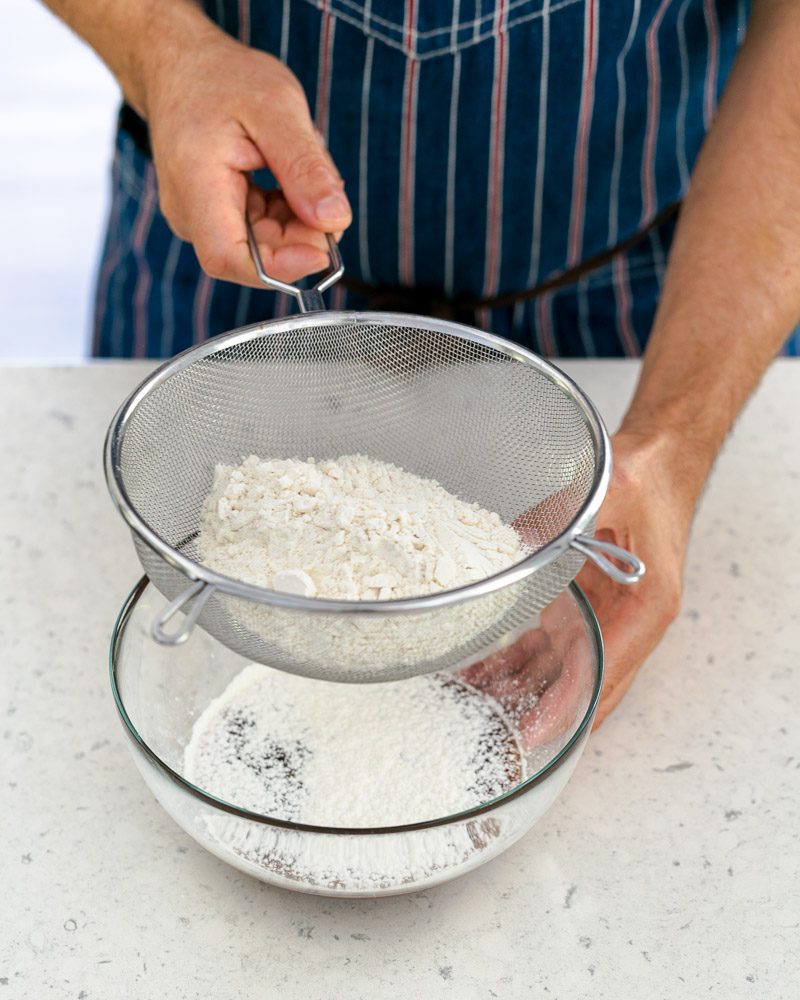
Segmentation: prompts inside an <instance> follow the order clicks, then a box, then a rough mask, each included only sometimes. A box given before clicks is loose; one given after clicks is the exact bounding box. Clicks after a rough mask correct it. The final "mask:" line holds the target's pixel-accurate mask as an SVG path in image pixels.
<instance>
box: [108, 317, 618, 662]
mask: <svg viewBox="0 0 800 1000" xmlns="http://www.w3.org/2000/svg"><path fill="white" fill-rule="evenodd" d="M354 453H361V454H365V455H369V456H370V457H371V458H374V459H379V460H381V461H387V462H393V463H394V464H396V465H399V466H402V467H403V468H404V469H406V470H407V471H409V472H413V473H415V474H417V475H420V476H424V477H429V478H432V479H435V480H437V481H438V482H439V483H441V484H442V486H444V487H445V488H446V489H447V490H449V491H450V492H452V493H454V494H456V495H457V496H459V497H461V498H462V499H464V500H467V501H471V502H477V503H478V504H480V505H481V506H482V507H484V508H486V509H488V510H494V511H497V512H498V513H499V514H500V516H501V517H502V518H503V520H504V521H506V522H507V523H512V522H513V523H515V526H516V527H517V528H518V530H519V531H520V533H521V534H522V536H523V538H524V539H525V540H526V541H527V542H528V543H529V544H530V546H531V550H532V551H536V550H540V549H542V548H543V547H545V546H548V545H551V543H553V541H554V539H558V538H559V536H561V535H563V534H564V533H565V532H570V533H571V534H577V533H578V532H589V533H590V532H591V531H592V530H593V526H594V525H593V520H592V518H593V513H592V512H593V511H594V510H596V506H597V504H596V503H594V502H591V501H592V500H593V499H596V495H597V493H598V491H599V490H600V489H601V483H602V482H603V481H604V480H603V474H604V471H605V462H606V461H607V459H606V455H605V449H604V447H603V432H602V429H601V428H600V426H599V421H598V420H597V418H596V416H595V414H594V412H593V410H592V409H591V406H590V404H589V403H588V401H586V400H585V399H584V398H583V397H582V395H581V394H580V393H579V392H578V390H577V389H575V388H574V387H573V386H571V384H569V383H567V382H566V380H564V379H563V378H562V377H560V374H559V373H558V372H557V371H556V369H554V368H552V367H551V366H549V365H547V364H546V363H545V362H542V361H540V360H539V359H536V358H534V356H532V355H528V354H527V353H526V352H522V351H519V350H517V349H516V348H513V347H512V346H511V345H507V344H506V343H505V342H504V341H500V340H498V339H496V338H492V337H489V336H484V335H480V334H478V333H477V332H476V331H471V330H469V329H468V328H464V327H458V326H456V325H455V324H446V323H442V322H439V321H436V320H427V319H425V318H423V317H416V316H415V317H410V316H391V315H388V314H381V313H375V314H369V313H359V314H354V313H333V312H322V313H313V314H307V315H305V316H301V317H294V318H292V319H291V320H283V321H274V322H272V323H267V324H263V325H261V326H258V327H254V328H249V329H247V330H243V331H238V332H236V333H235V334H231V335H228V336H227V337H223V338H220V339H219V340H218V341H216V342H212V343H211V344H208V345H203V347H202V348H201V349H194V350H192V351H190V352H187V353H186V354H185V355H181V356H179V358H178V359H176V360H175V361H173V362H171V363H170V364H169V365H168V366H166V368H165V369H164V370H163V371H162V372H161V373H160V374H158V375H157V376H155V377H153V378H151V379H150V380H149V381H148V382H147V383H145V386H144V387H143V388H142V389H141V390H140V391H139V392H138V393H137V394H134V397H132V399H131V400H129V401H128V403H127V404H126V405H124V406H123V407H122V409H121V410H120V413H119V414H118V415H117V417H116V418H115V423H114V424H112V428H111V431H110V434H109V454H110V457H109V458H108V461H109V474H110V477H111V479H112V480H113V482H114V483H115V484H116V487H117V488H118V496H117V500H118V503H119V504H120V506H121V508H122V510H123V513H124V514H125V516H126V518H127V519H128V521H129V523H130V524H131V526H132V527H133V529H134V540H135V542H136V547H137V551H138V554H139V557H140V559H141V561H142V564H143V566H144V568H145V570H146V572H147V574H148V576H149V577H150V579H151V580H152V581H153V583H154V584H155V586H156V587H157V588H158V589H159V590H160V591H161V592H162V593H163V594H164V595H165V596H166V597H168V598H170V599H174V598H176V597H177V596H178V595H179V594H181V593H182V592H184V591H185V590H186V587H187V585H188V583H189V580H188V579H187V572H186V565H185V564H184V566H183V568H178V567H177V566H176V565H175V562H176V560H175V559H174V558H173V557H174V555H175V553H180V555H181V556H183V557H186V558H187V559H189V560H191V561H192V562H193V563H198V564H199V563H201V559H200V555H199V553H198V551H197V547H196V541H195V539H196V535H197V532H198V529H199V526H200V521H201V515H202V509H203V503H204V500H205V497H206V496H207V494H208V492H209V490H210V488H211V483H212V479H213V475H214V469H215V467H216V465H217V464H219V463H224V464H228V465H237V464H238V463H239V462H241V461H242V460H243V459H244V458H246V457H247V456H248V455H251V454H254V455H258V456H259V457H261V458H301V459H305V458H308V457H313V458H315V459H318V460H319V459H325V458H338V457H339V456H341V455H344V454H354ZM112 491H113V487H112ZM587 505H588V508H589V509H588V510H587ZM142 526H144V527H145V528H146V529H148V530H149V531H150V532H152V533H153V535H154V536H155V537H152V536H151V537H150V538H149V539H148V537H147V531H143V530H142ZM551 548H552V550H553V551H552V558H551V559H549V560H547V561H546V565H543V566H541V568H538V569H536V570H535V571H533V572H531V573H530V574H529V575H527V576H525V577H524V578H522V579H518V580H515V581H512V582H510V583H509V584H508V585H506V586H501V587H499V588H498V589H495V590H493V591H492V592H489V593H480V594H477V595H473V596H468V597H467V598H466V599H463V600H453V601H451V602H449V603H440V602H431V605H430V607H423V608H421V609H416V610H414V611H407V612H406V611H403V610H397V609H396V608H395V609H392V608H389V607H388V605H392V604H397V602H391V601H390V602H384V604H385V605H386V606H387V607H386V611H387V613H381V609H375V608H373V609H371V610H370V611H368V612H367V611H359V610H358V607H357V606H354V607H353V608H352V609H348V611H347V613H346V614H343V613H341V611H336V612H331V611H327V610H325V608H324V602H313V601H311V602H309V601H308V599H306V601H305V604H306V605H307V606H306V607H304V608H287V607H282V606H278V605H276V603H275V600H274V595H272V597H271V596H270V592H269V591H266V590H263V591H260V592H259V594H258V595H256V597H255V599H253V595H252V594H251V595H250V596H249V597H243V596H241V594H239V595H237V594H233V593H228V592H225V590H224V589H222V588H219V589H217V590H215V592H214V593H213V596H211V598H210V599H209V600H208V601H207V603H206V604H205V606H204V608H203V611H202V613H201V616H200V618H199V622H200V624H201V625H202V626H203V627H204V628H205V629H206V630H207V631H208V632H210V633H211V634H212V635H214V636H215V637H216V638H218V639H219V640H220V641H222V642H224V643H225V644H226V645H228V646H230V647H231V648H233V649H235V650H236V651H237V652H240V653H241V654H242V655H244V656H246V657H247V658H249V659H252V660H256V661H259V662H262V663H267V664H269V665H271V666H275V667H280V668H283V669H286V670H290V671H292V672H295V673H300V674H305V675H307V676H317V677H325V678H327V679H340V680H353V681H360V682H363V681H370V680H384V679H389V678H398V677H402V676H409V675H411V674H416V673H422V672H425V671H430V670H436V669H442V668H443V667H449V666H453V665H455V664H456V663H458V662H463V661H466V660H467V659H469V658H474V657H475V655H476V654H481V653H482V652H484V651H485V650H486V649H487V648H488V647H490V646H491V644H492V643H494V642H497V641H498V640H500V639H501V638H503V637H504V636H507V635H508V633H509V631H513V630H514V629H515V628H518V627H520V626H522V625H523V624H524V623H525V622H529V620H530V617H531V616H532V615H533V614H535V613H536V612H538V611H539V610H541V608H543V607H544V606H545V605H546V604H548V603H549V602H550V601H551V600H552V599H553V598H554V597H555V596H556V595H557V594H558V593H560V592H561V591H562V590H563V589H564V588H565V587H566V586H567V584H568V583H569V582H570V581H571V580H572V579H573V578H574V576H575V575H576V573H577V572H578V570H579V569H580V566H581V565H582V562H583V556H582V555H581V554H580V553H578V552H576V551H573V550H572V549H570V548H569V547H568V545H567V543H566V542H565V543H563V544H560V543H559V544H557V545H555V546H552V545H551ZM178 561H180V560H178ZM195 569H196V572H194V573H191V574H189V575H192V576H193V577H194V578H195V579H202V578H203V570H202V568H200V567H195ZM217 582H219V581H217ZM250 590H251V591H252V588H250ZM436 596H438V597H440V596H441V595H436ZM301 603H302V602H301ZM309 604H310V605H314V607H313V610H311V609H310V607H309V606H308V605H309ZM388 612H391V613H388Z"/></svg>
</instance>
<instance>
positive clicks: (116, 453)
mask: <svg viewBox="0 0 800 1000" xmlns="http://www.w3.org/2000/svg"><path fill="white" fill-rule="evenodd" d="M339 323H375V324H377V325H381V326H385V325H395V326H401V327H402V326H413V327H415V328H417V329H421V330H427V331H431V332H434V333H439V334H443V335H445V336H449V337H453V338H457V339H460V340H468V341H471V342H472V343H475V344H478V345H480V346H483V347H488V348H491V349H492V350H495V351H497V352H498V353H501V354H504V355H506V356H507V357H509V358H511V359H512V360H514V361H517V362H520V363H522V364H527V365H532V366H533V367H534V368H536V369H537V370H538V371H539V372H540V373H542V374H543V375H544V376H545V377H546V378H547V379H549V380H550V381H551V382H553V383H555V384H556V385H557V386H558V387H559V388H560V389H561V390H562V391H563V392H564V393H565V394H566V395H567V396H568V397H569V398H570V399H571V401H572V402H573V403H574V404H575V405H576V406H577V407H578V409H579V411H580V412H581V414H582V416H583V418H584V419H585V421H586V424H587V428H588V430H589V433H590V435H591V438H592V443H593V445H594V448H595V455H596V462H595V466H596V471H595V475H594V480H593V482H592V485H591V487H590V489H589V491H588V495H587V497H586V499H585V500H584V502H583V504H582V505H581V507H580V508H579V510H578V511H577V513H576V514H575V516H574V517H573V519H572V521H571V523H570V524H569V526H568V527H567V528H566V529H565V530H564V531H563V532H561V533H560V534H559V535H557V536H556V537H555V538H553V539H551V540H550V541H549V542H547V543H546V544H545V545H543V546H542V548H540V549H538V550H537V551H536V552H533V553H530V554H529V555H527V556H525V557H524V558H523V559H521V560H520V561H519V562H517V563H515V564H514V565H513V566H509V567H507V568H506V569H503V570H500V571H499V572H497V573H494V574H492V575H491V576H487V577H484V578H483V579H481V580H477V581H475V582H473V583H468V584H464V585H463V586H461V587H455V588H453V589H450V590H442V591H437V592H435V593H433V594H423V595H420V596H417V597H402V598H395V599H392V600H387V601H379V600H366V601H359V600H342V599H336V598H324V597H306V596H304V595H300V594H289V593H286V592H284V591H277V590H270V589H268V588H266V587H259V586H257V585H256V584H251V583H246V582H244V581H242V580H238V579H236V578H235V577H229V576H226V575H224V574H222V573H218V572H216V571H215V570H212V569H209V568H208V567H207V566H204V565H203V564H202V563H199V562H195V560H193V559H190V558H189V557H188V556H187V555H185V554H184V553H183V552H181V551H180V549H179V548H176V547H175V546H173V545H171V544H170V543H169V542H167V541H166V540H165V539H163V538H162V537H161V536H160V535H159V534H158V533H157V532H155V531H154V530H153V529H152V528H151V527H150V525H149V524H148V523H147V522H146V521H145V520H144V518H142V517H141V516H140V515H139V513H138V512H137V510H136V507H135V505H134V504H133V502H132V501H131V499H130V497H129V496H128V494H127V491H126V490H125V487H124V484H123V482H122V468H121V464H120V456H121V452H122V446H123V442H124V439H125V432H126V429H127V425H128V423H129V422H130V420H131V419H132V417H133V416H134V414H135V412H136V410H137V407H138V406H139V405H140V404H141V403H142V402H143V401H144V400H145V399H146V398H147V397H148V396H149V395H150V394H151V393H152V392H153V391H154V390H155V389H157V388H158V386H160V385H162V384H163V383H164V382H166V381H167V380H168V379H169V378H170V377H171V376H173V375H175V374H176V373H177V372H180V371H183V370H184V369H185V368H187V367H189V365H191V364H193V363H194V362H195V361H199V360H201V359H203V358H207V357H209V356H210V355H212V354H216V353H218V352H220V351H222V350H225V349H227V348H230V347H234V346H236V345H237V344H240V343H246V342H248V341H250V340H254V339H256V338H258V337H262V336H265V335H266V336H272V335H274V334H280V333H282V332H285V331H287V330H291V331H292V332H297V331H298V330H301V329H303V328H304V327H318V326H320V325H321V324H322V325H336V324H339ZM103 468H104V473H105V479H106V484H107V486H108V490H109V493H110V494H111V498H112V500H113V502H114V505H115V506H116V508H117V510H118V511H119V512H120V514H121V515H122V517H123V519H124V520H125V522H126V523H127V525H128V527H129V528H130V529H131V531H132V532H133V533H134V534H135V535H136V536H137V537H138V538H139V539H141V541H142V542H144V543H145V544H146V545H147V546H148V547H149V548H150V549H151V550H153V552H155V554H156V555H157V556H159V557H160V558H161V559H163V560H164V561H165V562H166V563H167V564H168V565H169V566H171V567H172V568H173V569H176V570H178V571H179V572H181V573H182V574H183V575H184V576H185V577H186V578H187V581H190V583H189V584H188V585H187V591H185V592H184V593H183V594H182V595H179V598H177V599H176V600H175V601H173V602H172V605H170V607H169V608H168V609H167V611H171V613H170V614H169V615H168V616H162V619H161V624H162V625H163V624H166V621H168V620H169V618H171V617H172V616H173V615H174V614H175V613H177V611H178V610H179V609H180V608H182V607H183V606H184V605H186V604H187V603H189V602H190V601H191V600H192V599H194V602H195V605H198V604H199V603H201V602H202V603H205V600H204V599H205V598H207V597H209V596H210V595H211V593H212V592H213V591H219V592H221V593H223V594H227V595H230V596H232V597H237V598H241V599H245V600H249V601H254V602H255V603H257V604H262V605H271V606H274V607H278V608H283V609H287V610H291V611H304V612H310V613H312V614H314V613H318V614H330V613H336V614H344V615H348V614H359V615H364V614H368V615H369V614H373V615H392V614H409V613H412V614H414V613H421V612H424V611H431V610H433V609H435V608H441V607H448V606H450V605H455V604H460V603H462V602H463V601H467V600H470V599H473V598H478V597H482V596H485V595H487V594H492V593H494V592H496V591H498V590H501V589H503V588H504V587H507V586H511V585H512V584H515V583H518V582H520V581H521V580H525V579H527V578H528V577H530V576H532V575H533V574H534V573H536V572H537V571H539V570H541V569H542V568H544V567H545V566H548V565H549V564H550V563H551V562H554V561H555V560H556V559H558V558H559V557H560V556H561V555H563V554H564V553H565V552H566V550H567V549H569V548H575V549H578V550H580V551H581V552H582V553H583V554H584V555H585V556H586V557H587V558H590V559H592V560H593V561H595V562H600V561H601V560H602V562H604V563H605V562H607V560H604V559H603V557H602V556H601V555H599V554H593V553H592V551H591V549H592V546H591V543H592V542H596V543H597V544H596V546H594V548H595V549H597V550H599V551H600V552H602V551H606V552H607V551H611V550H613V549H614V548H615V547H614V546H610V545H609V544H608V543H605V542H599V541H598V540H596V539H594V538H593V537H591V536H586V535H584V534H583V529H584V528H586V526H587V525H590V524H591V523H592V522H593V521H594V519H595V517H596V515H597V513H598V511H599V509H600V506H601V504H602V503H603V500H604V499H605V495H606V493H607V491H608V486H609V483H610V480H611V470H612V458H611V445H610V441H609V437H608V432H607V431H606V428H605V425H604V423H603V420H602V418H601V417H600V414H599V412H598V411H597V409H596V407H595V406H594V404H593V403H592V402H591V400H590V399H589V398H588V396H586V394H585V393H584V392H583V390H582V389H580V387H579V386H578V385H577V383H576V382H574V381H573V379H571V378H570V377H569V376H568V375H567V374H566V373H565V372H563V371H562V370H561V369H560V368H558V367H557V366H556V365H554V364H552V362H550V361H547V360H545V359H544V358H541V357H539V356H538V355H537V354H534V353H533V352H532V351H529V350H527V349H526V348H524V347H521V346H520V345H519V344H515V343H513V342H512V341H510V340H506V339H505V338H504V337H498V336H497V335H496V334H492V333H487V332H485V331H482V330H477V329H475V328H474V327H470V326H466V325H464V324H461V323H455V322H451V321H449V320H440V319H436V318H433V317H429V316H419V315H415V314H413V313H396V312H380V311H368V312H359V311H355V310H313V311H309V312H304V313H301V314H300V315H294V316H289V317H284V318H280V319H273V320H267V321H265V322H261V323H253V324H249V325H248V326H243V327H239V328H237V329H236V330H231V331H230V332H229V333H224V334H220V335H218V336H215V337H213V338H212V339H210V340H208V341H206V342H205V343H203V344H199V345H194V346H192V347H189V348H187V349H186V350H185V351H182V352H181V353H180V354H177V355H176V356H175V357H174V358H171V359H170V360H168V361H166V362H164V364H162V365H160V366H159V367H158V368H156V369H155V371H153V372H151V374H150V375H148V376H147V378H145V379H144V381H142V382H141V383H140V384H139V385H138V386H137V387H136V388H135V389H134V390H133V391H132V392H131V393H130V394H129V395H128V396H127V398H126V399H125V400H124V401H123V403H122V404H121V406H120V407H119V408H118V410H117V411H116V413H115V415H114V417H113V418H112V421H111V424H110V426H109V428H108V432H107V434H106V438H105V443H104V448H103ZM410 471H413V470H410ZM587 543H588V544H587ZM587 549H588V550H589V551H587ZM617 551H619V552H622V551H623V550H617ZM612 554H613V552H612ZM624 555H625V556H627V557H629V558H630V554H629V553H624ZM636 562H638V560H636ZM608 565H609V566H612V567H613V564H611V563H608ZM604 568H605V567H604ZM607 571H608V570H607ZM618 572H619V571H618ZM642 572H643V567H642ZM621 575H622V574H621ZM630 575H631V576H633V575H634V574H630ZM638 575H641V574H638ZM637 578H638V576H637ZM620 582H633V580H624V579H623V580H621V581H620ZM197 584H202V585H203V586H202V587H198V586H197ZM189 590H191V591H192V593H191V594H190V593H189V592H188V591H189ZM198 613H199V609H198ZM195 617H196V616H195ZM192 624H193V623H192ZM189 631H190V630H185V629H182V630H181V631H180V632H179V633H178V634H177V635H174V636H172V637H169V636H167V635H164V637H163V638H162V640H161V641H167V642H170V641H172V642H180V641H182V640H183V639H185V638H186V637H188V633H189Z"/></svg>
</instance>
